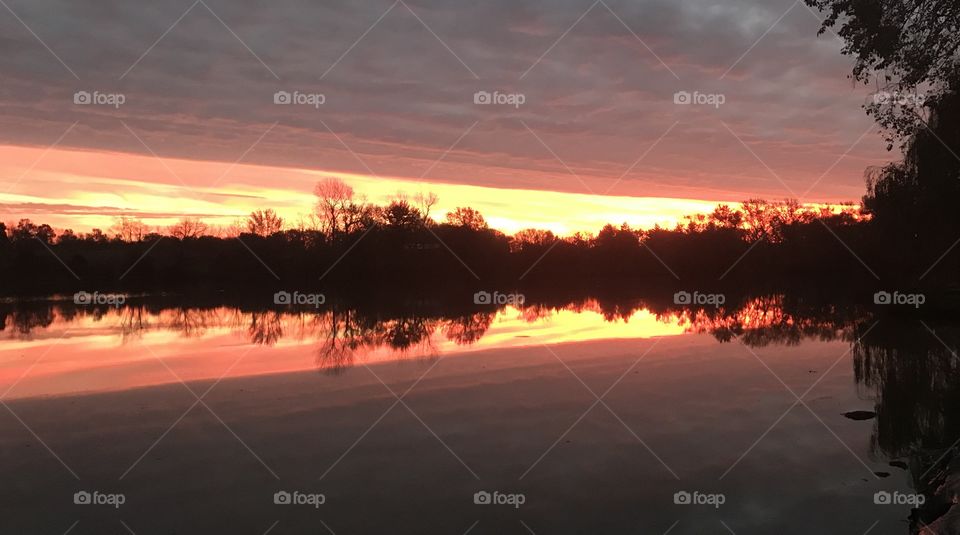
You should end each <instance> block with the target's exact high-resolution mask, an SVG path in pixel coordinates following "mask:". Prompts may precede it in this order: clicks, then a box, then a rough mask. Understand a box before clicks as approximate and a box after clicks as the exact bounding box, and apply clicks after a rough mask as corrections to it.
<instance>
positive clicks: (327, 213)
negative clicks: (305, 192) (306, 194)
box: [313, 177, 353, 236]
mask: <svg viewBox="0 0 960 535" xmlns="http://www.w3.org/2000/svg"><path fill="white" fill-rule="evenodd" d="M313 194H314V195H316V196H317V204H316V214H317V218H318V219H319V220H320V230H321V232H324V233H326V234H329V235H330V236H335V235H337V234H339V233H341V232H345V231H346V230H347V229H346V228H345V227H346V226H347V225H346V223H347V221H346V219H347V218H346V214H347V211H348V208H349V207H350V205H352V204H353V188H351V187H350V186H349V185H347V183H346V182H344V181H343V180H341V179H339V178H336V177H329V178H325V179H323V180H321V181H319V182H317V185H316V186H314V188H313Z"/></svg>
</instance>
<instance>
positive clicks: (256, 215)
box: [247, 208, 283, 236]
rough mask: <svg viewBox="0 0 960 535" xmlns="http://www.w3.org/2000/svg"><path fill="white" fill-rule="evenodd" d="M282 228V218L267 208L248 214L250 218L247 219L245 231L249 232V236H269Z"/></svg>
mask: <svg viewBox="0 0 960 535" xmlns="http://www.w3.org/2000/svg"><path fill="white" fill-rule="evenodd" d="M282 228H283V218H282V217H280V216H278V215H277V213H276V212H274V211H273V210H271V209H269V208H267V209H266V210H256V211H254V212H250V216H249V217H248V218H247V230H249V231H250V233H251V234H257V235H259V236H270V235H271V234H274V233H276V232H280V230H281V229H282Z"/></svg>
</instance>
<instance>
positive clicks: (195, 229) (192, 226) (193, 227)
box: [167, 217, 209, 240]
mask: <svg viewBox="0 0 960 535" xmlns="http://www.w3.org/2000/svg"><path fill="white" fill-rule="evenodd" d="M208 228H209V227H207V224H206V223H204V222H203V221H201V220H200V218H198V217H185V218H183V219H181V220H180V221H177V222H176V223H174V224H173V225H171V226H170V227H169V228H168V229H167V231H168V232H169V233H170V235H171V236H173V237H174V238H177V239H178V240H186V239H190V238H199V237H200V236H203V235H204V234H206V232H207V230H208Z"/></svg>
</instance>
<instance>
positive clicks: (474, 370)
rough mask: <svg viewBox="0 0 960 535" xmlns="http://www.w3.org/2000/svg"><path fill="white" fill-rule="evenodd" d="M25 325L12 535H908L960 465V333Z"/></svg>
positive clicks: (781, 316) (847, 328) (340, 323)
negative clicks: (935, 490)
mask: <svg viewBox="0 0 960 535" xmlns="http://www.w3.org/2000/svg"><path fill="white" fill-rule="evenodd" d="M0 322H2V323H0V324H2V326H3V330H2V331H0V393H2V397H0V401H2V405H3V407H4V409H0V425H2V430H3V432H2V434H0V477H2V480H3V481H4V483H5V484H4V485H3V486H2V490H0V493H2V495H0V503H2V504H3V505H2V508H3V513H2V516H0V523H2V525H3V529H2V532H3V533H55V534H61V533H71V534H81V533H97V534H103V533H135V534H138V535H140V534H152V533H157V534H169V533H251V534H265V533H271V534H285V533H314V534H316V533H332V534H336V535H342V534H350V533H386V532H389V533H418V534H420V533H446V534H456V535H460V534H465V533H471V534H475V535H476V534H484V533H518V534H525V533H534V534H538V535H539V534H554V533H591V534H593V533H644V534H647V533H650V534H666V533H670V534H673V535H676V534H687V533H690V534H694V533H696V534H702V533H734V534H736V535H742V534H751V533H786V534H793V533H796V534H801V533H802V534H809V533H843V534H853V535H858V534H864V533H871V534H882V533H903V534H907V533H915V532H916V529H917V528H918V525H919V524H918V523H919V522H921V521H922V522H925V523H929V522H932V521H935V520H936V517H937V515H938V514H939V512H938V511H936V510H933V509H931V503H932V502H933V501H934V500H935V498H934V497H933V495H932V494H931V493H930V492H927V489H926V487H925V485H926V483H925V482H927V481H929V480H931V479H933V478H935V476H937V474H941V473H942V472H944V470H943V467H944V465H945V463H947V462H950V460H951V458H952V454H950V449H949V448H950V446H951V445H953V442H954V441H955V440H956V439H957V438H960V427H958V426H957V418H956V417H955V416H954V414H957V413H956V411H955V410H953V409H956V407H957V401H958V400H960V395H958V393H960V389H958V388H957V385H958V383H957V377H958V376H957V370H958V362H957V358H956V355H955V350H956V346H957V341H958V340H960V330H958V329H957V328H956V327H955V322H946V321H936V320H933V319H930V318H922V317H914V316H912V315H910V314H891V313H887V312H886V311H884V310H880V311H877V310H874V309H870V308H863V307H857V306H852V305H851V306H840V305H830V304H824V303H809V302H805V301H804V300H802V299H797V298H790V297H787V296H783V295H769V296H761V297H752V298H749V299H744V300H741V301H739V302H737V303H736V304H734V305H731V306H727V307H724V306H719V307H710V306H708V307H705V308H703V307H701V308H691V307H682V306H679V305H673V304H672V303H663V302H653V301H650V302H645V301H642V300H638V301H633V302H630V303H610V302H605V301H602V300H596V299H580V300H577V301H574V302H567V303H552V304H549V305H548V304H535V303H529V304H524V305H516V306H505V307H494V306H487V307H479V306H478V307H475V308H473V309H467V310H457V311H450V310H443V309H442V307H439V308H438V307H436V306H426V305H423V304H414V305H411V307H409V308H408V309H406V310H401V311H399V312H398V311H397V310H395V309H394V310H390V311H385V310H382V309H377V307H376V306H370V307H366V308H355V307H349V306H338V305H331V304H326V305H323V306H319V307H316V308H314V307H271V308H264V307H255V306H250V305H248V304H236V303H234V304H227V303H225V302H224V303H204V304H196V305H185V304H182V303H178V302H177V301H176V299H170V298H167V299H160V300H157V299H152V298H146V297H144V298H132V299H129V300H127V302H126V303H124V304H123V305H122V306H84V305H75V304H74V303H73V302H72V301H70V300H56V299H54V300H40V301H31V302H12V301H10V302H5V303H3V304H0ZM891 463H892V464H891ZM941 476H942V477H948V476H949V474H945V473H944V474H941ZM937 477H939V476H937ZM919 502H924V505H923V506H922V507H920V508H919V509H916V506H917V505H921V504H920V503H919Z"/></svg>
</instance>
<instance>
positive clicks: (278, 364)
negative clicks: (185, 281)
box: [0, 307, 686, 399]
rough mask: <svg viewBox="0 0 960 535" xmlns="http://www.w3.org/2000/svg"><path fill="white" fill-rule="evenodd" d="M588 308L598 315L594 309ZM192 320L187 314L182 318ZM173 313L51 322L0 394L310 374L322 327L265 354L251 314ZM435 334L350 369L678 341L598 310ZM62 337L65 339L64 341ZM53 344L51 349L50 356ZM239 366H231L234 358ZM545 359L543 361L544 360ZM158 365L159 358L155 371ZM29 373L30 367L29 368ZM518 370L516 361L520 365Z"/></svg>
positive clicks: (21, 342) (512, 313)
mask: <svg viewBox="0 0 960 535" xmlns="http://www.w3.org/2000/svg"><path fill="white" fill-rule="evenodd" d="M594 308H595V307H594ZM187 312H188V313H189V311H187ZM177 313H178V311H177V310H172V309H168V310H164V311H162V312H160V313H159V314H149V315H148V316H147V317H145V318H144V320H146V328H145V329H144V330H143V331H138V332H131V331H130V330H129V325H125V323H124V318H123V316H122V314H123V310H122V309H120V310H110V311H107V312H106V314H104V315H103V316H101V317H96V316H93V315H83V316H76V317H72V318H70V319H67V318H64V317H63V316H61V315H60V314H59V313H55V319H54V322H53V323H52V324H51V325H50V326H48V327H38V328H36V329H35V330H34V331H33V332H32V333H31V337H30V338H29V339H16V338H10V339H7V340H5V343H4V345H3V348H2V349H0V391H4V390H8V389H9V395H8V398H10V399H17V398H25V397H36V396H59V395H68V394H78V393H92V392H105V391H117V390H127V389H131V388H143V387H149V386H157V385H165V384H172V383H177V382H179V381H180V380H182V381H185V382H190V381H203V380H213V379H217V378H218V377H221V376H222V375H224V374H225V373H226V375H225V377H226V378H227V379H229V378H237V377H250V376H258V375H270V374H279V373H293V372H301V371H309V370H316V369H317V368H318V367H319V368H321V369H322V368H324V367H326V365H324V364H319V363H318V361H317V351H318V349H319V348H320V347H321V345H322V344H323V342H324V339H325V338H324V337H325V334H326V331H325V328H326V327H325V326H323V325H317V324H310V323H305V322H303V321H301V319H300V318H298V317H296V316H292V315H289V316H284V317H283V321H282V326H283V332H284V334H283V336H282V337H281V338H279V339H278V340H277V341H276V342H275V343H274V344H272V345H257V344H253V343H251V341H250V335H249V333H248V328H249V325H250V321H251V318H250V315H249V314H243V313H239V312H237V311H235V310H232V309H211V310H208V311H206V312H205V313H206V314H207V316H205V319H206V320H207V321H209V323H205V322H200V323H204V326H203V327H202V328H199V329H198V330H191V331H189V332H187V331H184V328H185V326H186V324H189V322H187V323H186V324H185V323H184V322H183V321H182V320H183V318H182V317H179V316H177ZM435 327H437V328H436V329H435V330H434V331H433V332H432V334H431V335H430V336H429V337H428V339H426V340H424V341H423V342H422V343H420V344H418V345H416V346H414V347H411V348H409V349H408V350H405V351H399V350H395V349H391V348H389V347H359V348H357V350H356V352H355V355H354V358H355V360H356V364H357V365H359V364H360V363H362V364H363V365H374V364H380V363H387V362H393V361H400V360H404V361H406V360H415V359H423V358H435V357H437V356H440V355H444V356H448V355H449V356H454V355H463V354H467V353H473V352H477V351H484V350H492V349H509V348H520V347H528V346H540V345H541V344H559V343H570V342H584V341H590V340H608V339H641V338H652V337H661V336H676V335H681V334H684V332H686V329H685V327H683V326H681V325H679V324H677V323H676V322H675V321H672V318H670V319H667V320H664V319H658V318H657V317H656V316H655V315H654V314H652V313H650V312H648V311H646V310H638V311H636V312H634V313H633V314H632V315H631V316H630V317H629V318H628V319H625V320H620V319H618V320H616V321H607V320H606V319H605V318H604V317H603V315H602V314H601V313H600V312H599V310H594V309H593V308H590V307H586V308H583V309H581V310H579V311H573V310H558V311H552V312H550V313H549V314H545V315H538V316H535V317H528V316H525V315H524V311H522V310H518V309H516V308H512V307H508V308H505V309H503V310H500V311H499V312H497V313H496V315H495V317H494V318H493V321H492V323H491V324H490V327H489V329H487V330H486V332H485V333H484V334H483V336H482V337H481V338H480V339H479V340H476V341H475V342H474V343H473V344H470V345H460V344H458V343H456V342H455V341H453V340H451V339H449V338H448V337H446V336H444V335H443V333H442V328H439V326H435ZM65 331H69V332H65ZM51 345H52V346H53V347H55V349H53V350H51ZM238 354H243V355H244V357H243V358H242V359H241V360H239V361H238V359H237V355H238ZM544 354H545V355H547V356H549V353H546V352H545V353H544ZM158 359H162V362H161V361H160V360H158ZM34 364H35V365H34ZM518 365H523V362H522V361H520V362H518Z"/></svg>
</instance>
